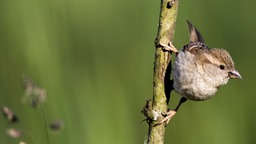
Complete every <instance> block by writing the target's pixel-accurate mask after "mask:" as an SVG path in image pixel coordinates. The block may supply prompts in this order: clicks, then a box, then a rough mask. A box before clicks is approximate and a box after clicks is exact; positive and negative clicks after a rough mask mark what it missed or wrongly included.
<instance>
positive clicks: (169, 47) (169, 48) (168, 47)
mask: <svg viewBox="0 0 256 144" xmlns="http://www.w3.org/2000/svg"><path fill="white" fill-rule="evenodd" d="M160 45H161V46H162V47H163V50H166V51H169V52H174V53H178V52H179V51H178V50H177V49H176V48H175V46H174V45H173V44H172V42H169V43H168V44H167V45H166V44H163V43H161V42H160Z"/></svg>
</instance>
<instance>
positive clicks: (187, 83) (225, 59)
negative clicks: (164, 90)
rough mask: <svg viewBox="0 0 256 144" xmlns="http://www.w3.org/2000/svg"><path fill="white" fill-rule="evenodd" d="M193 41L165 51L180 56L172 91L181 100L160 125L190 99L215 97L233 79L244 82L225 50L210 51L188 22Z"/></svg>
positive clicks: (175, 68)
mask: <svg viewBox="0 0 256 144" xmlns="http://www.w3.org/2000/svg"><path fill="white" fill-rule="evenodd" d="M187 24H188V28H189V37H190V42H189V43H188V44H186V45H185V46H184V47H183V48H182V50H180V51H177V49H176V48H175V47H174V46H173V45H172V43H171V42H170V43H168V45H163V48H164V49H165V50H168V51H172V52H175V53H177V54H176V59H175V61H174V65H173V71H172V75H173V88H174V90H175V91H176V92H177V93H178V94H180V95H181V96H182V97H181V99H180V102H179V104H178V105H177V107H176V108H175V109H174V110H173V111H168V112H166V113H164V114H163V115H164V116H165V118H164V119H163V120H162V121H161V122H160V123H163V122H167V123H168V122H169V120H170V119H171V117H172V116H173V115H175V114H176V112H177V111H178V109H179V107H180V105H181V104H182V103H184V102H185V101H187V100H192V101H205V100H208V99H210V98H211V97H212V96H214V95H215V94H216V92H217V90H218V89H219V87H220V86H222V85H225V84H227V83H228V81H229V79H230V78H235V79H242V77H241V75H240V73H239V72H238V71H237V70H236V68H235V64H234V61H233V59H232V57H231V56H230V54H229V52H228V51H226V50H225V49H222V48H209V47H208V46H207V45H206V44H205V42H204V38H203V36H202V35H201V33H200V32H199V31H198V30H197V29H196V27H195V26H194V25H193V24H192V23H191V22H189V21H188V20H187Z"/></svg>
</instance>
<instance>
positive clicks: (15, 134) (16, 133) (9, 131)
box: [6, 128, 21, 138]
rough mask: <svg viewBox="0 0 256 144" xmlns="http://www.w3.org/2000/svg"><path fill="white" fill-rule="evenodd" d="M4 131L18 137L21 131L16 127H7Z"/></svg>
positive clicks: (12, 136)
mask: <svg viewBox="0 0 256 144" xmlns="http://www.w3.org/2000/svg"><path fill="white" fill-rule="evenodd" d="M6 133H7V135H8V136H10V137H11V138H20V137H21V132H20V131H19V130H17V129H14V128H9V129H7V130H6Z"/></svg>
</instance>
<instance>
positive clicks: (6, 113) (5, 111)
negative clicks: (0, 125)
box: [2, 106, 18, 123]
mask: <svg viewBox="0 0 256 144" xmlns="http://www.w3.org/2000/svg"><path fill="white" fill-rule="evenodd" d="M2 113H3V115H4V117H5V118H6V119H7V120H8V121H9V122H10V123H16V122H18V117H17V116H16V115H15V114H14V113H13V112H12V111H11V110H10V109H9V108H8V107H7V106H4V107H3V108H2Z"/></svg>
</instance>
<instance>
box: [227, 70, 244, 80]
mask: <svg viewBox="0 0 256 144" xmlns="http://www.w3.org/2000/svg"><path fill="white" fill-rule="evenodd" d="M228 75H229V77H231V78H236V79H242V77H241V75H240V74H239V72H238V71H236V70H234V71H230V72H229V73H228Z"/></svg>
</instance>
